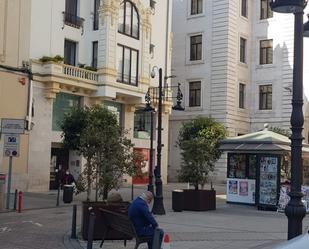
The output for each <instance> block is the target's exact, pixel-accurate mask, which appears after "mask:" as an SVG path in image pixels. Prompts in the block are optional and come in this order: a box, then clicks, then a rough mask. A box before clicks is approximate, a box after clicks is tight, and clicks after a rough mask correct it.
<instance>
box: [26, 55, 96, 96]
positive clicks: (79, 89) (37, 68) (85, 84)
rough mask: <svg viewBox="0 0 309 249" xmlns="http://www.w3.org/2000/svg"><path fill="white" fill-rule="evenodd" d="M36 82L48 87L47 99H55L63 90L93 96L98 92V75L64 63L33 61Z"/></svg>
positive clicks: (32, 66)
mask: <svg viewBox="0 0 309 249" xmlns="http://www.w3.org/2000/svg"><path fill="white" fill-rule="evenodd" d="M31 68H32V72H33V74H34V81H39V82H42V83H44V84H45V86H46V98H49V99H53V98H55V97H56V94H57V93H58V92H60V90H61V89H65V90H67V91H72V92H74V93H82V94H87V95H92V94H93V93H95V92H96V91H97V90H98V73H97V72H94V71H90V70H86V69H84V68H79V67H74V66H71V65H66V64H63V63H56V62H52V61H49V62H40V61H37V60H33V61H31Z"/></svg>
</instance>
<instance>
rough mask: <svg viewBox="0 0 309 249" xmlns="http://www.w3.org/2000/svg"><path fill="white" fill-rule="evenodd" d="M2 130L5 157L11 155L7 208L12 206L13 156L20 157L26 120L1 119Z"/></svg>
mask: <svg viewBox="0 0 309 249" xmlns="http://www.w3.org/2000/svg"><path fill="white" fill-rule="evenodd" d="M1 132H2V133H3V134H5V135H4V146H3V154H4V156H5V157H9V172H8V185H7V194H6V208H7V209H9V208H10V196H11V182H12V165H13V157H19V144H20V142H19V141H20V137H19V134H24V132H25V120H24V119H7V118H4V119H2V120H1Z"/></svg>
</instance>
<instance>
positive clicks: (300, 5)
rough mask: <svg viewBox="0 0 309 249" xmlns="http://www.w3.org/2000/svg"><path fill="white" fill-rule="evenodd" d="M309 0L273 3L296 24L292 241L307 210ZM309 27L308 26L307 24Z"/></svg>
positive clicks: (289, 209) (288, 210)
mask: <svg viewBox="0 0 309 249" xmlns="http://www.w3.org/2000/svg"><path fill="white" fill-rule="evenodd" d="M307 1H308V0H270V1H269V3H270V7H271V9H272V10H273V11H274V12H279V13H293V14H294V16H295V22H294V66H293V97H292V115H291V130H292V135H291V192H290V194H289V196H290V197H291V199H290V201H289V203H288V205H287V206H286V208H285V214H286V216H287V217H288V239H289V240H290V239H292V238H294V237H296V236H298V235H300V234H302V220H303V218H304V217H305V215H306V209H305V207H304V205H303V204H302V201H301V198H302V196H303V194H302V192H301V184H302V170H303V167H302V140H303V137H302V130H303V124H304V115H303V110H302V107H303V36H304V34H305V33H304V25H303V10H304V8H305V7H306V5H307ZM306 25H307V26H308V24H306Z"/></svg>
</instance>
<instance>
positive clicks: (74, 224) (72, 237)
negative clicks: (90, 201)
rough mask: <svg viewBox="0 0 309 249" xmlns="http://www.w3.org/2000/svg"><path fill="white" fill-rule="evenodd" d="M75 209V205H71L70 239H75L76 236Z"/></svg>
mask: <svg viewBox="0 0 309 249" xmlns="http://www.w3.org/2000/svg"><path fill="white" fill-rule="evenodd" d="M76 209H77V208H76V205H73V215H72V233H71V239H77V236H76Z"/></svg>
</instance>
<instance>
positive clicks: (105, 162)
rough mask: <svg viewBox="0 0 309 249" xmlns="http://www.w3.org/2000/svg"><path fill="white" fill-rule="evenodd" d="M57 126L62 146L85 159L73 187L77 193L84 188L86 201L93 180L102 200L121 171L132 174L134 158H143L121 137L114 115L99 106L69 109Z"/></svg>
mask: <svg viewBox="0 0 309 249" xmlns="http://www.w3.org/2000/svg"><path fill="white" fill-rule="evenodd" d="M61 128H62V131H63V134H62V137H63V144H64V146H65V147H66V148H68V149H72V150H76V151H77V152H78V153H79V154H80V155H82V156H83V157H84V158H85V159H86V165H85V167H84V170H83V171H82V173H81V175H80V176H79V179H78V181H77V184H76V187H77V190H78V192H84V191H87V201H89V200H90V195H91V187H92V183H93V182H96V184H97V186H96V187H97V188H98V190H99V195H100V196H102V197H103V200H106V199H107V195H108V192H109V191H110V190H111V189H113V188H118V187H119V184H120V179H121V177H122V176H123V175H124V174H128V175H135V174H136V167H135V164H134V163H135V161H137V160H140V161H142V160H143V159H142V158H141V155H140V154H136V153H133V144H132V143H131V140H130V139H128V138H126V137H125V134H126V132H122V130H121V128H120V126H119V124H118V121H117V118H116V116H115V115H114V114H113V113H112V112H111V111H109V110H108V109H106V108H103V107H101V106H94V107H85V108H84V109H81V108H80V109H73V110H72V112H70V113H69V114H67V115H66V116H65V118H64V120H63V122H62V125H61Z"/></svg>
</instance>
